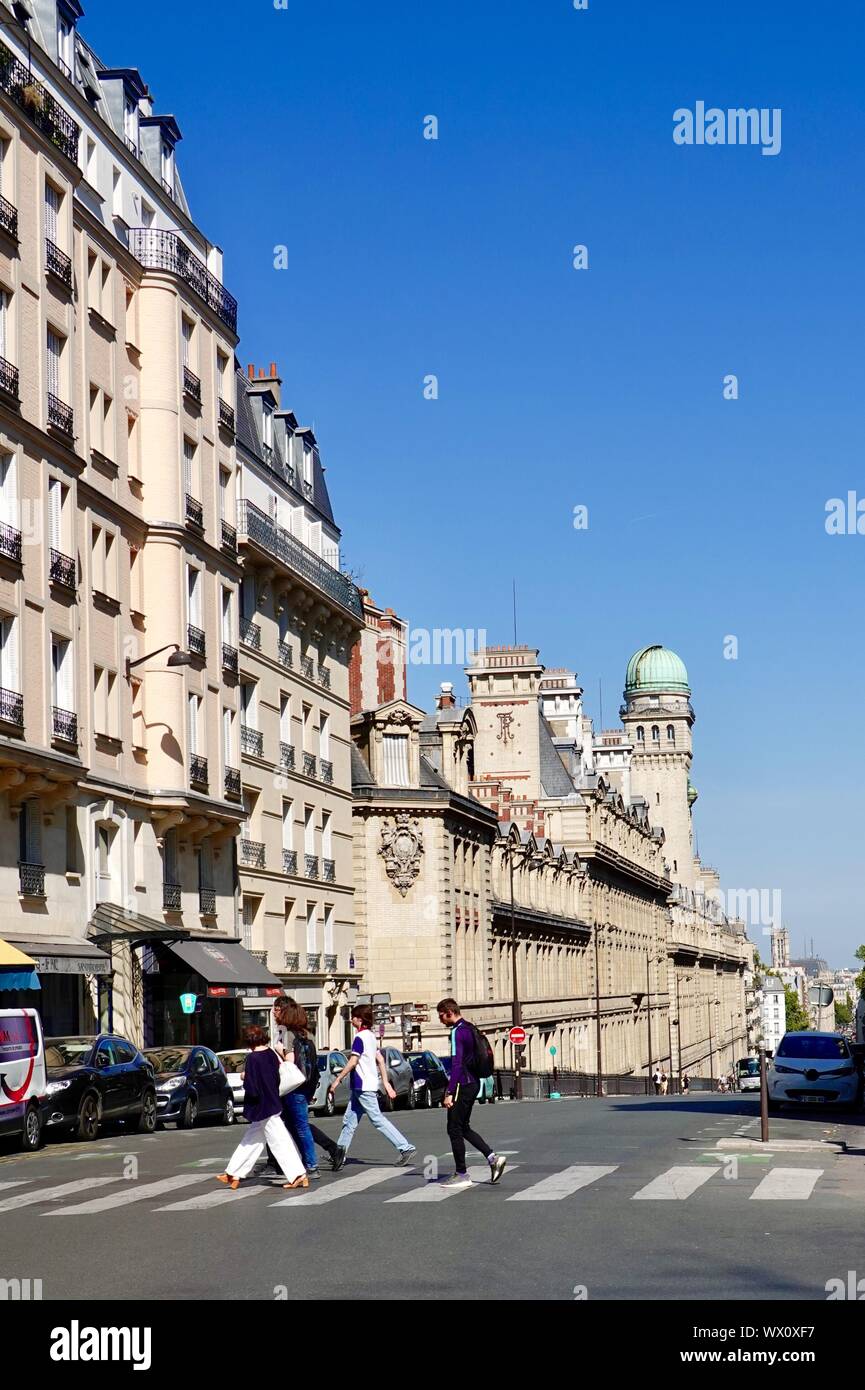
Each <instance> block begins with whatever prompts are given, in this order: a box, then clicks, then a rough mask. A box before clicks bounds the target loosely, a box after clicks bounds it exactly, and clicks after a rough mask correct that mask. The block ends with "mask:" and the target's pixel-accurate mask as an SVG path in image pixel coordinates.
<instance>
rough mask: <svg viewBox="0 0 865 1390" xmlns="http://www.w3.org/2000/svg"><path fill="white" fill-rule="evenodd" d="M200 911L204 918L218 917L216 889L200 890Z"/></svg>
mask: <svg viewBox="0 0 865 1390" xmlns="http://www.w3.org/2000/svg"><path fill="white" fill-rule="evenodd" d="M198 911H199V912H200V913H201V915H202V917H215V916H216V890H215V889H214V888H199V890H198Z"/></svg>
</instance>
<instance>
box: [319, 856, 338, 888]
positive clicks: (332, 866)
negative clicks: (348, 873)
mask: <svg viewBox="0 0 865 1390" xmlns="http://www.w3.org/2000/svg"><path fill="white" fill-rule="evenodd" d="M322 863H323V865H324V881H325V883H336V860H335V859H324V860H322Z"/></svg>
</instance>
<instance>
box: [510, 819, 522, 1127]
mask: <svg viewBox="0 0 865 1390" xmlns="http://www.w3.org/2000/svg"><path fill="white" fill-rule="evenodd" d="M514 849H515V846H514V844H513V842H511V845H510V849H509V852H508V867H509V869H510V877H511V970H512V978H513V1003H512V1005H511V1019H512V1023H513V1026H514V1028H518V1027H519V1026H520V1024H521V1023H522V1021H523V1017H522V1008H521V1006H520V984H519V977H518V973H517V922H516V909H515V907H514ZM512 1046H513V1049H514V1100H522V1098H523V1077H522V1071H521V1069H520V1053H519V1051H518V1050H517V1044H516V1043H513V1044H512Z"/></svg>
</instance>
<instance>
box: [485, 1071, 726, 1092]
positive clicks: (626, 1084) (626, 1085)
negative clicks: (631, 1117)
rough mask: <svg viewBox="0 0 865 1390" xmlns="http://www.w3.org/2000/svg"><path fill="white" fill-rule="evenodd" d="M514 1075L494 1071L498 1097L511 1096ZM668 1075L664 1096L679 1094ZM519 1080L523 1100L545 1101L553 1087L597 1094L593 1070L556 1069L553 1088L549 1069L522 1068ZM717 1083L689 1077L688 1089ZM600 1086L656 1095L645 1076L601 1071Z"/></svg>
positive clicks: (676, 1082)
mask: <svg viewBox="0 0 865 1390" xmlns="http://www.w3.org/2000/svg"><path fill="white" fill-rule="evenodd" d="M514 1075H515V1073H514V1071H513V1069H512V1068H507V1067H502V1068H500V1069H497V1070H496V1073H495V1087H496V1095H497V1096H498V1097H499V1099H500V1100H511V1099H513V1094H514ZM667 1077H668V1090H667V1095H671V1096H673V1095H678V1094H679V1078H678V1077H677V1076H673V1075H671V1074H670V1073H669V1072H668V1073H667ZM522 1079H523V1100H548V1099H549V1096H550V1093H551V1092H552V1091H553V1089H556V1090H557V1091H558V1093H559V1095H561V1096H582V1097H583V1098H584V1099H586V1100H589V1099H591V1098H592V1097H594V1096H596V1095H597V1085H598V1077H597V1073H596V1072H583V1071H558V1072H557V1073H556V1086H555V1088H554V1087H553V1074H552V1072H538V1071H524V1072H523V1073H522ZM717 1085H718V1083H717V1081H710V1080H709V1078H708V1077H707V1076H692V1077H690V1079H689V1090H690V1091H715V1090H717ZM601 1087H602V1090H603V1094H604V1095H605V1096H652V1097H654V1095H655V1088H654V1085H653V1084H652V1079H651V1077H646V1076H633V1075H631V1076H612V1075H610V1074H609V1073H604V1075H603V1076H602V1077H601Z"/></svg>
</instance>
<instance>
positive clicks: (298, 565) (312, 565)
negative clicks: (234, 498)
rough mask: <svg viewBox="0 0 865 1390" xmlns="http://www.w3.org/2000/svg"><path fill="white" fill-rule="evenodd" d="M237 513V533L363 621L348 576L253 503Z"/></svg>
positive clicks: (360, 607)
mask: <svg viewBox="0 0 865 1390" xmlns="http://www.w3.org/2000/svg"><path fill="white" fill-rule="evenodd" d="M238 510H239V515H238V529H239V530H240V532H241V533H242V534H244V535H245V536H246V537H247V538H248V540H249V541H250V542H252V543H253V544H254V545H257V546H259V547H260V548H261V549H262V550H264V551H266V552H267V554H268V555H272V556H273V557H274V558H275V559H277V560H279V561H280V563H282V564H283V565H285V566H286V568H287V569H290V570H293V571H294V573H295V574H298V575H300V576H301V578H303V579H306V580H307V581H308V582H309V583H311V584H314V585H315V586H316V588H318V589H320V590H321V591H322V593H324V594H326V595H327V596H328V597H329V598H332V599H333V600H334V601H335V602H336V603H339V604H341V605H342V607H343V608H346V609H348V610H349V611H350V612H352V613H354V614H355V615H356V616H357V617H362V615H363V607H362V604H361V599H360V593H359V591H358V589H357V586H356V585H355V584H354V583H353V582H352V581H351V580H350V579H349V577H348V576H347V575H345V574H342V573H341V572H340V571H339V570H338V569H334V567H333V566H332V565H329V564H328V563H327V561H325V560H323V559H322V558H321V556H320V555H316V554H315V552H314V551H312V550H310V549H309V547H308V546H306V545H304V544H303V543H302V542H301V541H299V540H298V539H297V538H296V537H295V536H292V535H291V533H290V532H289V531H287V530H286V529H285V527H284V526H280V525H279V524H278V523H277V522H276V521H275V520H274V519H273V518H272V517H269V516H267V514H266V513H265V512H263V511H262V510H261V508H260V507H256V506H255V504H254V503H253V502H248V501H246V500H243V501H241V503H240V505H239V509H238Z"/></svg>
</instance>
